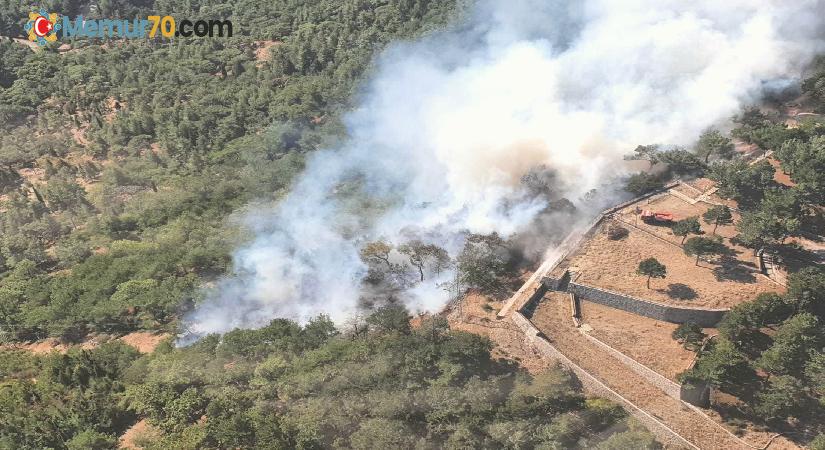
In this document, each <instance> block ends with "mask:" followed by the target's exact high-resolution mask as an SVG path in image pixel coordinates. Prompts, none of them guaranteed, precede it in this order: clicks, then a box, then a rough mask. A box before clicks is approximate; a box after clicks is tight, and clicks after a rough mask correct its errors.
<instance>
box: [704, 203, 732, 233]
mask: <svg viewBox="0 0 825 450" xmlns="http://www.w3.org/2000/svg"><path fill="white" fill-rule="evenodd" d="M702 218H703V219H705V223H706V224H708V225H713V233H712V234H714V235H715V234H716V228H717V227H718V226H719V225H730V224H732V223H733V214H731V212H730V208H728V207H727V205H716V206H713V207H711V208H710V209H708V210H707V211H705V213H704V214H702Z"/></svg>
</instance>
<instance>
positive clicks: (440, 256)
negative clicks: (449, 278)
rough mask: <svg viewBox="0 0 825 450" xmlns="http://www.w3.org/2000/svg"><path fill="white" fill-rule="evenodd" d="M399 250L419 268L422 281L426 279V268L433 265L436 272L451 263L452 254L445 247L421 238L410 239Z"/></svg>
mask: <svg viewBox="0 0 825 450" xmlns="http://www.w3.org/2000/svg"><path fill="white" fill-rule="evenodd" d="M398 252H399V253H401V254H403V255H406V256H407V258H409V259H410V264H412V265H413V266H415V268H417V269H418V273H419V275H420V276H421V281H424V268H425V267H426V266H427V265H432V268H433V270H434V271H435V272H436V273H439V272H441V271H442V270H444V269H445V268H446V267H447V265H448V264H449V263H450V256H449V255H448V254H447V251H446V250H444V249H443V248H441V247H439V246H437V245H434V244H425V243H423V242H421V241H419V240H417V239H416V240H414V241H410V242H408V243H406V244H404V245H402V246H400V247H398Z"/></svg>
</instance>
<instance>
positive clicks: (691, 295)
mask: <svg viewBox="0 0 825 450" xmlns="http://www.w3.org/2000/svg"><path fill="white" fill-rule="evenodd" d="M664 293H665V294H667V296H668V297H670V298H672V299H676V300H693V299H695V298H696V297H697V296H698V294H697V293H696V291H694V290H693V288H691V287H690V286H688V285H686V284H683V283H671V284H668V285H667V290H666V291H664Z"/></svg>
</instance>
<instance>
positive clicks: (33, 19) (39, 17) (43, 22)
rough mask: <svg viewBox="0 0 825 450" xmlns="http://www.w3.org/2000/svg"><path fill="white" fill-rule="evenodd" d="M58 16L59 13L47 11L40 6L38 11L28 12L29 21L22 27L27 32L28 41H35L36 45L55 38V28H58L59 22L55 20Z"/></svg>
mask: <svg viewBox="0 0 825 450" xmlns="http://www.w3.org/2000/svg"><path fill="white" fill-rule="evenodd" d="M59 18H60V15H59V14H57V13H48V12H46V10H45V9H42V8H41V9H40V11H38V12H30V13H29V21H28V22H26V26H25V27H23V29H25V30H26V32H27V33H29V40H30V41H35V42H37V44H38V45H46V42H54V41H56V40H57V30H59V29H60V23H58V22H57V20H58V19H59Z"/></svg>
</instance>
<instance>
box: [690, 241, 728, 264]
mask: <svg viewBox="0 0 825 450" xmlns="http://www.w3.org/2000/svg"><path fill="white" fill-rule="evenodd" d="M725 249H726V247H725V244H723V243H722V242H720V241H718V240H716V239H712V238H706V237H701V236H700V237H692V238H690V239H688V240H687V242H685V245H684V251H685V254H686V255H688V256H695V257H696V264H695V265H697V266H698V265H699V258H701V257H704V256H710V255H721V254H722V253H724V252H725Z"/></svg>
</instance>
